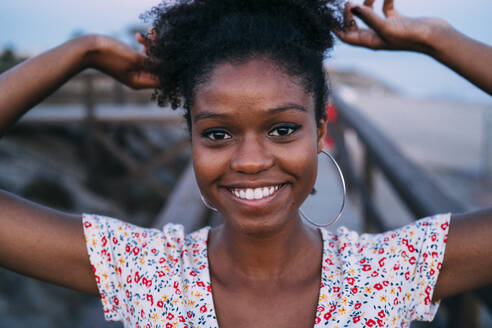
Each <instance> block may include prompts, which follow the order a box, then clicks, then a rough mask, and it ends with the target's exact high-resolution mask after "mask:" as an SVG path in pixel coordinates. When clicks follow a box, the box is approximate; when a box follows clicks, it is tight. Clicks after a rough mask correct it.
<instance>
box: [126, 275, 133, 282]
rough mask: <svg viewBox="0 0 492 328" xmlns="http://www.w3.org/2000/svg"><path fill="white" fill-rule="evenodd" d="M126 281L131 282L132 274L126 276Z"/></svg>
mask: <svg viewBox="0 0 492 328" xmlns="http://www.w3.org/2000/svg"><path fill="white" fill-rule="evenodd" d="M126 282H127V283H131V282H132V276H131V275H128V277H126Z"/></svg>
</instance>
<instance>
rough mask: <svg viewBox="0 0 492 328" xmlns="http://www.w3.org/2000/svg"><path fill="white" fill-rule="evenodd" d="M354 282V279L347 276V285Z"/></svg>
mask: <svg viewBox="0 0 492 328" xmlns="http://www.w3.org/2000/svg"><path fill="white" fill-rule="evenodd" d="M354 282H355V279H354V278H352V277H350V278H347V283H348V284H349V285H353V284H354Z"/></svg>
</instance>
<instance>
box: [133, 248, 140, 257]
mask: <svg viewBox="0 0 492 328" xmlns="http://www.w3.org/2000/svg"><path fill="white" fill-rule="evenodd" d="M138 252H140V248H138V247H137V246H135V247H133V255H135V256H137V255H138Z"/></svg>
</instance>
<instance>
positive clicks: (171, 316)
mask: <svg viewBox="0 0 492 328" xmlns="http://www.w3.org/2000/svg"><path fill="white" fill-rule="evenodd" d="M166 319H167V320H173V319H174V315H173V314H172V313H169V314H168V315H167V317H166Z"/></svg>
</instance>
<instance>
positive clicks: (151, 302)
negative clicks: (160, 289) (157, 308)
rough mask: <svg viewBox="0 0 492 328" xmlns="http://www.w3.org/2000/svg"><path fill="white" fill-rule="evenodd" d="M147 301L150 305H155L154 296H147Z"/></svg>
mask: <svg viewBox="0 0 492 328" xmlns="http://www.w3.org/2000/svg"><path fill="white" fill-rule="evenodd" d="M147 301H149V302H150V305H154V296H152V295H151V294H147Z"/></svg>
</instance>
